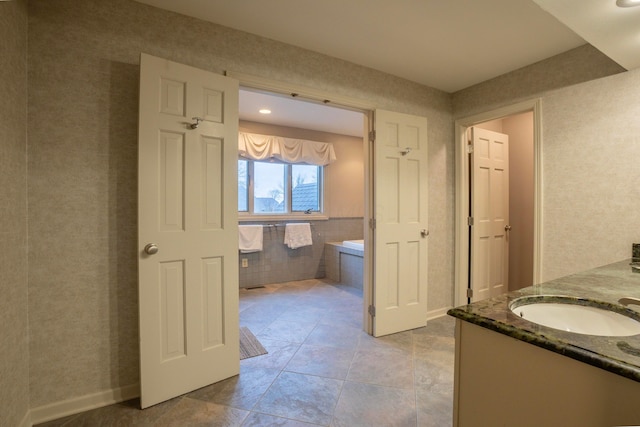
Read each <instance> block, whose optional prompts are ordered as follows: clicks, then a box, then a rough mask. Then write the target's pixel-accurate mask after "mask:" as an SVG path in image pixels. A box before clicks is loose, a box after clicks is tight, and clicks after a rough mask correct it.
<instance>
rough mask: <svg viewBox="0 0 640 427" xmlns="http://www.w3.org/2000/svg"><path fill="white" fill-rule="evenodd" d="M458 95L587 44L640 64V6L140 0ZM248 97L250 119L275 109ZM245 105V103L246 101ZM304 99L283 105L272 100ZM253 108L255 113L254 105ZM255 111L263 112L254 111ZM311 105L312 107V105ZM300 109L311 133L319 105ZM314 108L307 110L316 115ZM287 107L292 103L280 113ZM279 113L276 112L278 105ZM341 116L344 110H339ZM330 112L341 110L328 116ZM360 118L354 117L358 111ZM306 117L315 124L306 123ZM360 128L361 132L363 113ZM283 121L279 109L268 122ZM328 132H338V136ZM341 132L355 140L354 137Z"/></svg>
mask: <svg viewBox="0 0 640 427" xmlns="http://www.w3.org/2000/svg"><path fill="white" fill-rule="evenodd" d="M137 1H139V2H141V3H146V4H149V5H152V6H156V7H159V8H162V9H166V10H171V11H174V12H178V13H181V14H184V15H188V16H192V17H196V18H199V19H203V20H207V21H211V22H214V23H217V24H220V25H224V26H227V27H231V28H234V29H237V30H241V31H246V32H249V33H253V34H256V35H259V36H262V37H266V38H269V39H273V40H277V41H280V42H283V43H287V44H291V45H295V46H299V47H301V48H305V49H309V50H312V51H316V52H320V53H323V54H326V55H329V56H332V57H336V58H340V59H343V60H346V61H349V62H352V63H356V64H359V65H362V66H365V67H369V68H373V69H376V70H379V71H383V72H385V73H388V74H392V75H395V76H398V77H402V78H405V79H408V80H411V81H414V82H417V83H420V84H423V85H426V86H430V87H433V88H436V89H440V90H443V91H445V92H455V91H458V90H460V89H464V88H466V87H469V86H472V85H474V84H477V83H480V82H483V81H485V80H488V79H491V78H494V77H497V76H499V75H501V74H504V73H507V72H510V71H513V70H515V69H518V68H521V67H524V66H527V65H530V64H532V63H535V62H537V61H540V60H543V59H546V58H549V57H551V56H553V55H556V54H559V53H562V52H565V51H567V50H570V49H572V48H575V47H578V46H580V45H583V44H585V43H586V42H588V43H590V44H592V45H593V46H595V47H596V48H598V49H599V50H600V51H602V52H603V53H605V54H606V55H608V56H609V57H610V58H611V59H613V60H614V61H616V62H617V63H619V64H620V65H622V66H623V67H625V68H626V69H633V68H636V67H638V66H640V26H639V25H638V23H640V7H636V8H619V7H617V6H616V5H615V0H446V1H444V0H402V1H391V0H322V1H315V2H314V1H310V0H277V1H276V0H272V1H264V0H234V1H229V0H180V1H179V2H177V1H175V0H137ZM257 95H259V94H256V93H253V92H251V93H245V94H241V108H242V106H243V105H246V106H247V107H246V109H247V111H246V112H245V113H242V112H241V118H245V119H248V120H254V121H258V119H260V117H254V116H251V117H253V118H250V117H248V116H246V115H245V117H243V114H249V109H250V108H254V107H255V105H258V104H264V103H266V102H267V100H266V99H265V98H263V97H264V96H265V95H264V94H261V96H257ZM243 99H244V101H243ZM287 101H288V102H295V101H293V100H291V99H275V100H273V102H277V103H282V102H285V103H286V102H287ZM248 103H251V104H250V105H251V107H249V104H248ZM254 104H255V105H254ZM304 104H307V103H304ZM299 106H300V104H296V110H302V112H303V113H304V114H303V118H301V120H303V121H302V122H298V121H295V120H293V118H292V119H290V120H289V121H290V122H291V124H287V125H288V126H297V127H306V128H309V127H308V126H307V125H304V124H303V123H304V122H305V121H308V116H312V117H316V118H317V117H318V116H321V115H322V111H325V110H320V111H316V110H315V108H316V107H317V108H321V107H324V106H319V105H315V104H309V105H303V106H302V107H300V108H299ZM307 107H308V108H311V110H310V111H308V112H307V111H306V110H307V109H308V108H307ZM280 108H284V104H283V105H281V106H279V107H278V109H277V110H280ZM272 110H273V108H272ZM333 110H335V109H333ZM326 111H328V112H332V113H333V112H335V111H332V110H331V109H330V110H326ZM354 114H355V113H354ZM305 117H306V118H305ZM353 119H354V120H357V124H356V123H355V122H354V124H352V127H357V128H358V129H359V131H358V133H359V134H361V133H362V131H361V130H362V115H357V119H356V117H355V116H354V117H353ZM265 120H271V121H272V122H274V123H275V122H276V120H277V118H276V110H274V113H273V115H272V116H271V117H270V118H269V119H264V117H262V118H261V120H259V121H265ZM329 131H334V130H332V129H330V130H329ZM348 132H349V133H347V131H340V132H338V133H346V134H352V133H353V132H354V131H348Z"/></svg>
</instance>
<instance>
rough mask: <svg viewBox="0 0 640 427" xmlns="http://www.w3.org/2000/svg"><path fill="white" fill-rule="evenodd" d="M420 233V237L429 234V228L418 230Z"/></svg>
mask: <svg viewBox="0 0 640 427" xmlns="http://www.w3.org/2000/svg"><path fill="white" fill-rule="evenodd" d="M420 235H421V236H422V237H427V236H428V235H429V230H425V229H422V230H420Z"/></svg>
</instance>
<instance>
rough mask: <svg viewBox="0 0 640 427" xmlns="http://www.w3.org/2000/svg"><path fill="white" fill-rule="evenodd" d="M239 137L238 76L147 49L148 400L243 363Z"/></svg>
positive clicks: (144, 244) (141, 220)
mask: <svg viewBox="0 0 640 427" xmlns="http://www.w3.org/2000/svg"><path fill="white" fill-rule="evenodd" d="M193 117H198V119H197V120H195V119H192V118H193ZM200 120H201V122H200V123H199V125H198V126H197V127H195V128H192V126H191V124H192V123H196V122H197V121H200ZM237 138H238V82H237V81H236V80H233V79H230V78H227V77H223V76H220V75H217V74H213V73H210V72H206V71H203V70H199V69H196V68H192V67H188V66H186V65H182V64H177V63H174V62H170V61H167V60H164V59H160V58H155V57H152V56H149V55H145V54H143V55H142V56H141V59H140V123H139V160H138V162H139V166H138V167H139V171H138V203H139V207H138V244H139V247H138V250H139V254H140V258H139V275H140V276H139V279H140V283H139V297H140V302H139V305H140V376H141V378H140V381H141V406H142V407H143V408H146V407H148V406H151V405H154V404H156V403H159V402H162V401H165V400H168V399H170V398H173V397H175V396H179V395H181V394H184V393H187V392H189V391H191V390H195V389H197V388H200V387H203V386H205V385H208V384H211V383H214V382H217V381H220V380H222V379H224V378H228V377H230V376H233V375H236V374H238V372H239V370H240V356H239V342H238V340H239V338H238V335H239V329H238V328H239V326H238V249H237V248H238V227H237V174H236V169H237V166H236V162H237V147H238V145H237Z"/></svg>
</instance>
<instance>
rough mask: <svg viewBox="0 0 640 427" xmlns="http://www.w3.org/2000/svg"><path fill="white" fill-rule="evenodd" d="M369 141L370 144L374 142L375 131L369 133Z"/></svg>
mask: <svg viewBox="0 0 640 427" xmlns="http://www.w3.org/2000/svg"><path fill="white" fill-rule="evenodd" d="M369 141H371V142H375V141H376V131H375V130H372V131H369Z"/></svg>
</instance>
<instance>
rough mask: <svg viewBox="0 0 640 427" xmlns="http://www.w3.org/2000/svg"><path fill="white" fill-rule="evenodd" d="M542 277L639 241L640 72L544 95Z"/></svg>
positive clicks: (627, 253)
mask: <svg viewBox="0 0 640 427" xmlns="http://www.w3.org/2000/svg"><path fill="white" fill-rule="evenodd" d="M542 101H543V107H542V108H543V113H542V114H543V125H542V127H543V133H542V137H543V146H542V149H543V179H544V185H543V215H544V224H543V229H544V232H543V259H542V268H543V275H542V276H543V277H542V278H543V279H544V280H549V279H553V278H556V277H560V276H564V275H566V274H569V273H574V272H578V271H582V270H585V269H589V268H593V267H597V266H600V265H604V264H607V263H610V262H614V261H620V260H622V259H626V258H631V243H634V242H635V243H637V242H640V185H638V183H640V121H639V120H638V117H640V70H635V71H630V72H627V73H624V74H618V75H615V76H611V77H607V78H603V79H599V80H595V81H592V82H588V83H584V84H581V85H577V86H572V87H569V88H566V89H561V90H558V91H555V92H552V93H550V94H548V95H546V96H544V97H543V99H542Z"/></svg>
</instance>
